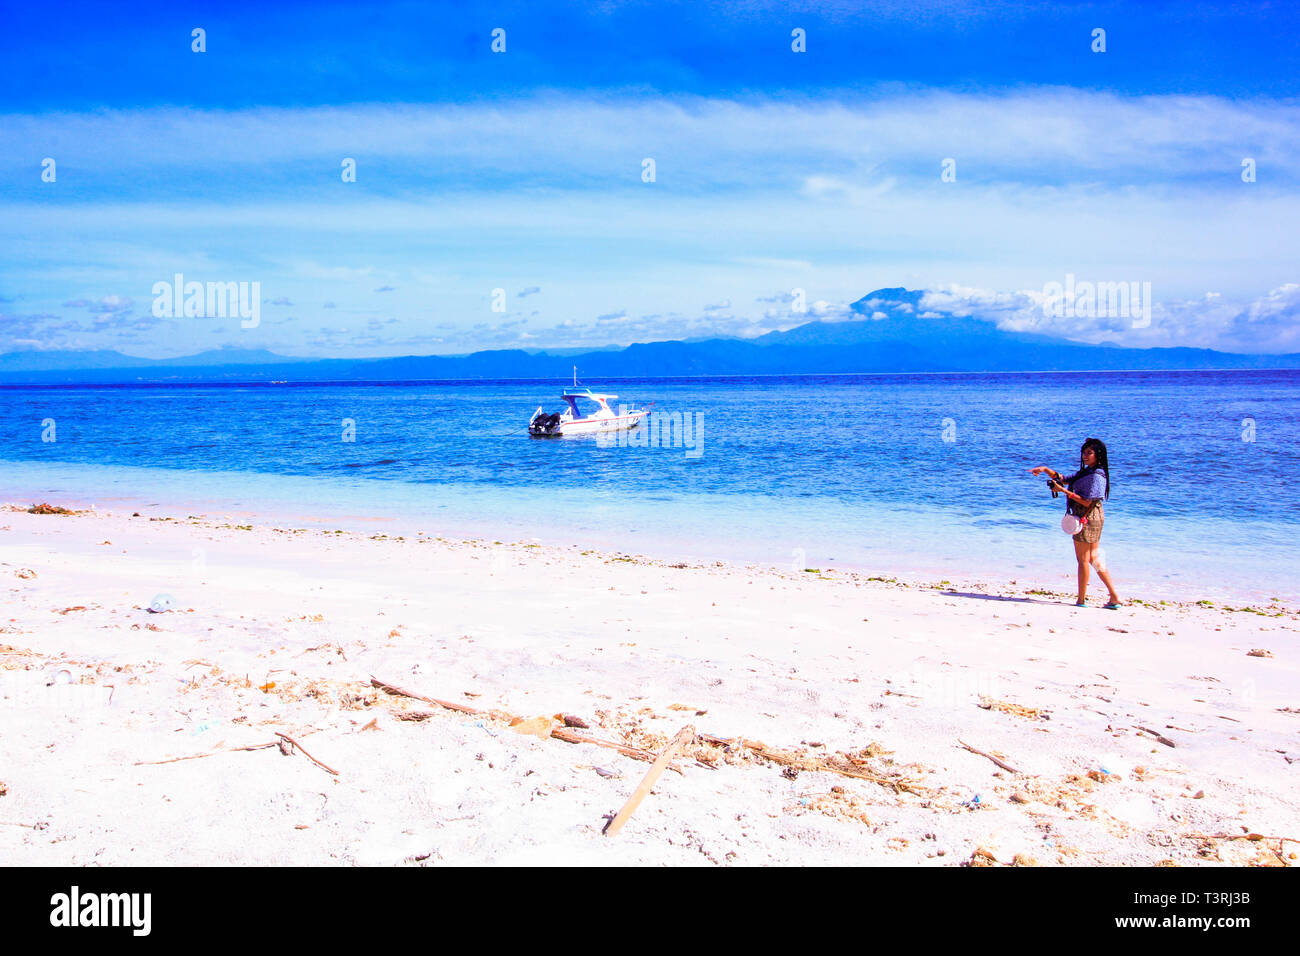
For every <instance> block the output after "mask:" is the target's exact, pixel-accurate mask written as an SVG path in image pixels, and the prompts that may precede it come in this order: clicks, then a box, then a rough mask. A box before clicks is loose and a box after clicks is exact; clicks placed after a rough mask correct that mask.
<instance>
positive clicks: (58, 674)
mask: <svg viewBox="0 0 1300 956" xmlns="http://www.w3.org/2000/svg"><path fill="white" fill-rule="evenodd" d="M71 683H72V671H70V670H60V671H55V672H54V673H53V674H51V675H50V679H49V680H47V681H46V682H45V686H46V687H53V686H54V685H55V684H71Z"/></svg>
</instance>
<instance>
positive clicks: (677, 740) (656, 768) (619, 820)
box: [605, 725, 695, 836]
mask: <svg viewBox="0 0 1300 956" xmlns="http://www.w3.org/2000/svg"><path fill="white" fill-rule="evenodd" d="M694 740H695V728H694V727H692V726H690V725H687V726H685V727H683V728H682V729H681V730H679V731H677V736H676V737H674V738H673V739H672V740H671V741H669V743H668V746H667V747H665V748H664V750H663V753H661V754H660V755H659V757H658V758H657V759H656V760H655V762H654V763H653V764H651V766H650V769H649V770H647V771H646V775H645V776H644V777H642V778H641V783H640V784H639V785H638V786H637V788H636V792H635V793H633V794H632V796H631V797H630V798H628V801H627V803H625V804H623V809H622V810H620V811H618V813H617V814H615V815H614V819H612V820H610V821H609V823H608V824H607V825H606V826H605V836H615V835H616V834H617V833H618V831H619V830H621V829H623V824H625V823H627V819H628V817H630V816H631V815H632V812H633V811H634V810H635V809H636V808H637V807H638V806H640V804H641V801H642V800H644V799H645V798H646V794H648V793H649V792H650V788H651V787H653V786H654V785H655V781H656V780H658V779H659V775H660V774H662V773H663V772H664V768H665V767H667V766H668V764H669V762H670V761H671V760H672V759H673V757H675V756H676V755H677V751H679V750H681V749H682V747H684V746H686V745H687V744H689V743H691V742H693V741H694Z"/></svg>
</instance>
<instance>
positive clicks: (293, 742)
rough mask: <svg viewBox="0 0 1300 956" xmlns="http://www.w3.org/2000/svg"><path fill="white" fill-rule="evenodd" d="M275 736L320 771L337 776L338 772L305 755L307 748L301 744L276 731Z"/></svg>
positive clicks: (307, 754)
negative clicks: (296, 749) (291, 746)
mask: <svg viewBox="0 0 1300 956" xmlns="http://www.w3.org/2000/svg"><path fill="white" fill-rule="evenodd" d="M275 735H276V736H277V737H283V738H284V739H285V740H287V741H289V743H291V744H293V745H294V746H295V747H297V748H298V749H299V750H301V751H302V755H303V756H304V757H306V758H307V759H308V760H310V761H311V762H312V763H314V764H315V765H316V766H318V767H320V768H321V769H322V770H325V771H328V772H329V773H332V774H334V776H336V777H337V776H338V775H339V772H338V771H337V770H335V769H334V768H333V767H327V766H325V764H323V763H321V762H320V761H319V760H317V759H316V758H315V757H313V756H312V755H311V754H309V753H307V748H306V747H304V746H303V745H302V744H300V743H298V741H296V740H294V739H293V738H292V737H290V736H289V735H288V734H282V733H280V732H279V731H278V730H277V731H276V732H275Z"/></svg>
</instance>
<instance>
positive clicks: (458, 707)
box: [370, 677, 682, 773]
mask: <svg viewBox="0 0 1300 956" xmlns="http://www.w3.org/2000/svg"><path fill="white" fill-rule="evenodd" d="M370 684H371V686H373V687H377V688H379V689H380V690H382V691H384V692H386V693H389V694H392V695H394V696H395V697H409V698H411V699H412V700H419V701H423V702H424V703H426V704H433V705H435V706H437V707H442V708H444V709H445V710H454V711H456V712H458V713H461V714H470V715H472V716H476V717H478V716H483V715H485V714H487V711H483V710H477V709H475V708H473V707H469V706H467V705H465V704H461V703H457V702H456V701H450V700H438V699H437V698H436V697H426V696H424V695H423V694H417V693H416V692H415V691H411V690H407V689H406V688H404V687H398V686H397V685H396V684H390V683H388V682H387V681H382V680H380V679H379V678H378V677H371V678H370ZM396 716H397V718H398V719H399V720H426V719H428V718H429V717H431V716H433V712H432V711H427V710H421V711H411V712H406V713H399V714H397V715H396ZM551 736H552V737H554V738H555V739H556V740H562V741H564V742H565V743H569V744H595V745H596V746H598V747H607V748H609V749H610V750H617V751H618V752H619V753H621V754H622V755H623V756H625V757H631V758H633V759H634V760H644V761H646V762H647V763H652V762H653V761H654V759H655V754H653V753H651V752H650V751H649V750H641V749H639V748H637V747H629V746H627V745H625V744H618V743H613V742H611V741H608V740H597V739H596V738H595V737H588V736H586V735H585V734H579V733H576V732H575V731H573V730H571V729H570V728H568V727H555V728H553V729H552V730H551ZM669 769H670V770H673V771H675V772H677V773H681V772H682V768H681V767H678V766H677V765H675V764H673V765H670V767H669Z"/></svg>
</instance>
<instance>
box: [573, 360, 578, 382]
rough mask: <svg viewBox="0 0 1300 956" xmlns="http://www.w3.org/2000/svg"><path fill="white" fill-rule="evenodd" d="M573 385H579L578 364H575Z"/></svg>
mask: <svg viewBox="0 0 1300 956" xmlns="http://www.w3.org/2000/svg"><path fill="white" fill-rule="evenodd" d="M573 387H574V388H577V387H578V366H576V365H575V366H573Z"/></svg>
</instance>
